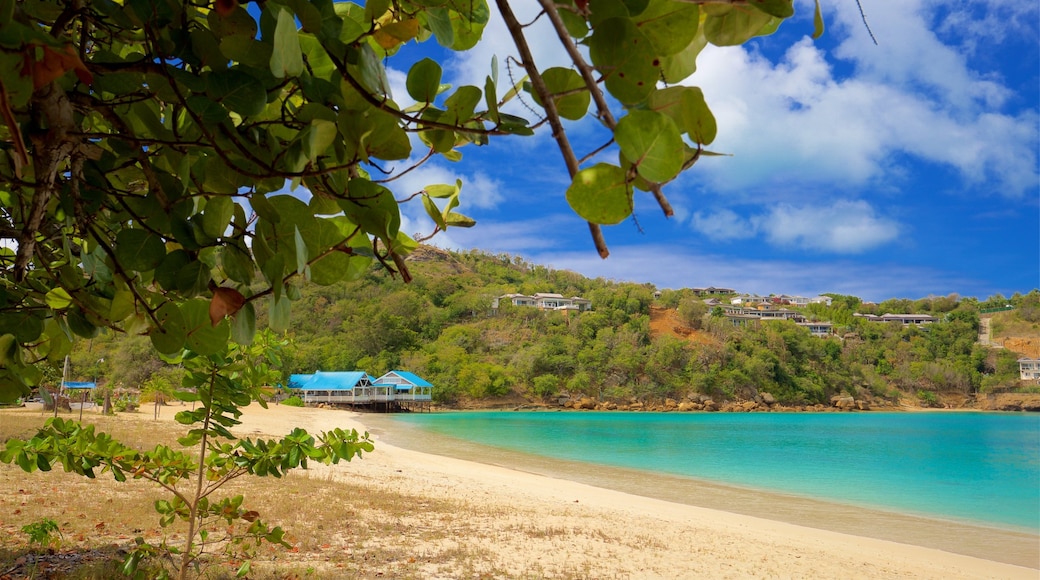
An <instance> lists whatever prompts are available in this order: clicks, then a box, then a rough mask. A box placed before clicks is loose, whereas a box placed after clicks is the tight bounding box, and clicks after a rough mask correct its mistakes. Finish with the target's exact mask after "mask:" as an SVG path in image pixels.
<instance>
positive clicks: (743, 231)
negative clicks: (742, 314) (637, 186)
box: [691, 201, 900, 254]
mask: <svg viewBox="0 0 1040 580" xmlns="http://www.w3.org/2000/svg"><path fill="white" fill-rule="evenodd" d="M691 225H692V226H693V229H695V230H696V231H698V232H700V233H702V234H704V235H705V236H706V237H708V238H709V239H712V240H716V241H732V240H739V239H746V238H752V237H755V236H759V235H761V236H763V237H764V238H765V239H766V241H768V242H769V243H770V244H771V245H773V246H779V247H795V248H801V249H804V250H811V251H817V252H830V253H836V254H855V253H861V252H864V251H866V250H870V249H874V248H876V247H879V246H882V245H884V244H886V243H888V242H891V241H893V240H895V239H896V238H897V237H898V236H899V233H900V227H899V225H898V223H897V222H895V221H894V220H891V219H888V218H885V217H882V216H879V215H877V213H876V212H875V210H874V208H873V207H871V206H870V204H868V203H867V202H865V201H837V202H834V203H833V204H831V205H826V206H825V205H804V206H794V205H791V204H787V203H783V204H778V205H775V206H773V207H771V208H769V210H768V211H767V212H764V213H760V214H755V215H751V216H748V217H743V216H741V215H739V214H737V213H736V212H735V211H733V210H731V209H726V208H723V209H719V210H715V211H711V212H697V213H695V214H694V216H693V219H692V220H691Z"/></svg>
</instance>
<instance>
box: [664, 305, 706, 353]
mask: <svg viewBox="0 0 1040 580" xmlns="http://www.w3.org/2000/svg"><path fill="white" fill-rule="evenodd" d="M663 335H668V336H673V337H675V338H680V339H684V340H688V341H690V342H692V343H694V344H718V341H717V340H716V339H715V337H713V336H712V335H711V334H709V333H707V332H704V331H701V330H695V329H693V328H690V327H689V326H686V325H685V324H683V323H682V321H681V320H679V313H678V312H676V310H675V309H673V308H661V307H659V306H651V307H650V336H652V337H654V338H657V337H658V336H663Z"/></svg>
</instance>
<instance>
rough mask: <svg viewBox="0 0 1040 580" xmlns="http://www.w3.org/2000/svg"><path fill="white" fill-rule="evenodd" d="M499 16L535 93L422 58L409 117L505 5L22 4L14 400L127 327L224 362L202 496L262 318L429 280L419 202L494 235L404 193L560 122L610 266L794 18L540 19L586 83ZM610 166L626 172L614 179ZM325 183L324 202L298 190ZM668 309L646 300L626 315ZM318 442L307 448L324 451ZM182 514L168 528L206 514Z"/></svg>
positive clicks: (1, 18) (14, 152) (471, 1)
mask: <svg viewBox="0 0 1040 580" xmlns="http://www.w3.org/2000/svg"><path fill="white" fill-rule="evenodd" d="M496 4H497V7H498V11H499V13H500V15H501V17H502V18H503V19H504V20H505V23H506V25H507V27H508V29H509V32H510V35H511V37H512V39H513V41H514V44H515V46H516V48H517V51H518V53H519V55H520V62H519V66H520V68H522V69H523V71H524V72H525V73H526V78H525V79H524V80H523V81H521V82H520V83H519V84H518V85H517V86H515V87H513V86H506V85H503V84H502V83H501V82H500V79H499V74H498V67H497V64H494V65H493V66H492V68H491V69H490V70H489V74H488V75H487V77H486V79H485V80H484V82H483V84H482V86H469V85H465V86H459V87H451V86H449V85H446V84H444V83H442V72H443V71H442V66H441V64H440V63H438V62H436V61H435V60H432V59H430V58H423V59H421V60H418V61H417V62H406V63H403V64H402V65H400V67H399V68H400V69H403V68H407V69H408V72H407V77H406V89H407V93H408V95H407V98H408V99H409V100H410V101H412V102H414V104H410V105H406V104H405V102H404V100H403V99H404V98H405V97H404V96H403V95H399V96H398V98H399V99H402V100H400V101H398V100H395V96H394V95H392V94H391V91H390V82H389V75H388V71H387V67H388V66H396V65H398V60H397V59H396V57H398V54H399V49H400V48H401V47H402V46H403V45H405V44H406V43H412V42H430V43H433V42H436V43H437V44H438V45H440V46H441V47H443V48H444V49H446V50H447V51H449V52H451V51H465V50H468V49H470V48H472V47H473V46H475V45H476V43H477V42H478V41H479V40H480V38H481V35H482V32H483V30H484V27H485V25H486V24H487V22H488V19H489V17H490V10H489V6H488V4H487V2H486V0H399V1H395V2H391V1H390V0H369V1H368V2H366V3H365V5H364V6H361V5H358V4H354V3H349V2H332V1H331V0H266V1H264V2H256V3H249V4H245V5H240V4H239V2H238V1H237V0H213V1H212V2H211V1H210V0H126V1H125V2H108V1H102V0H95V1H91V0H66V1H63V2H30V1H22V0H0V121H2V122H0V142H2V143H3V147H2V149H3V151H2V154H0V208H2V211H0V239H2V240H3V244H2V245H0V266H2V283H0V364H2V366H0V399H2V400H5V401H10V400H13V399H15V398H17V397H19V396H22V395H25V394H28V392H29V388H30V387H31V386H33V385H35V384H38V383H39V382H40V380H41V378H42V374H41V371H40V370H39V369H38V368H37V366H36V363H38V362H40V361H50V362H52V363H53V362H56V361H60V360H61V359H62V358H63V357H64V356H65V355H66V354H68V353H69V351H70V349H71V344H72V342H73V341H74V340H76V339H77V338H93V337H95V336H97V335H98V333H99V332H100V330H101V329H104V328H108V329H111V330H112V331H115V332H120V333H127V334H130V335H144V336H147V337H148V340H149V342H150V343H151V346H152V348H154V349H155V350H156V351H158V352H159V353H162V354H163V355H166V356H169V357H174V358H177V357H184V359H183V360H195V358H196V357H197V358H198V360H208V361H210V364H212V365H213V368H214V369H217V370H214V371H213V374H212V376H210V377H209V379H207V380H209V382H208V383H205V384H206V385H208V387H207V388H208V389H209V390H210V391H212V392H208V391H207V394H205V398H204V399H203V400H202V401H201V403H202V407H200V408H198V409H196V410H195V411H194V412H193V414H191V415H190V416H188V415H185V416H183V417H179V418H180V419H183V422H184V423H186V424H193V423H194V422H198V424H200V425H201V426H200V427H198V428H196V429H193V430H192V433H193V435H191V436H190V437H189V438H188V440H190V442H191V443H193V444H195V445H201V446H202V448H203V453H202V454H201V455H200V456H199V459H198V465H197V468H198V471H197V476H198V477H199V478H200V481H201V479H202V478H203V477H204V475H205V474H204V473H203V471H204V470H203V467H202V466H203V465H205V464H206V461H207V459H206V457H207V455H206V452H205V450H206V449H207V447H206V446H207V442H209V444H210V445H212V446H214V447H213V449H212V450H213V451H214V453H216V452H217V447H216V443H213V442H214V441H216V440H218V439H219V437H224V436H227V435H228V434H229V432H227V427H230V426H233V425H234V424H235V423H236V417H237V410H238V407H239V406H241V405H243V404H246V403H248V402H249V401H250V400H252V399H253V398H254V397H255V396H259V393H260V391H258V390H256V389H255V388H254V387H253V386H251V385H249V384H247V382H243V381H239V380H238V378H236V377H233V376H230V375H228V376H224V377H223V378H219V376H223V373H232V374H233V372H232V371H231V370H229V369H232V368H237V367H235V365H237V364H238V363H237V362H234V361H237V360H238V359H236V357H237V356H240V355H237V354H236V353H237V352H241V351H239V350H236V349H238V348H239V347H241V348H246V347H248V346H249V345H250V344H251V343H252V341H253V339H254V335H255V334H256V332H257V328H256V327H257V313H258V311H261V310H262V311H264V312H266V317H263V318H266V321H267V324H268V326H270V328H271V329H273V330H275V331H282V330H285V329H286V328H288V327H289V322H290V315H291V311H292V303H293V301H294V300H297V299H299V298H300V291H299V285H300V284H301V283H303V282H313V283H315V284H332V283H334V282H337V281H339V280H343V279H355V278H358V277H360V276H363V275H365V273H366V272H368V271H369V269H370V266H371V265H372V264H373V262H375V263H378V264H379V265H380V266H382V267H383V268H385V269H386V270H388V271H390V272H392V273H394V274H396V275H399V276H400V278H401V279H403V280H404V281H408V280H409V279H410V275H409V272H408V267H407V264H406V262H405V259H404V258H405V257H406V256H407V255H408V254H409V252H411V251H412V250H413V249H414V248H415V247H416V242H417V240H415V239H413V238H412V237H410V236H409V235H407V234H406V233H405V232H402V231H401V214H400V209H399V204H400V203H409V202H413V203H419V204H422V205H423V207H424V208H425V209H426V212H427V213H428V215H429V217H430V219H431V220H432V221H433V223H434V224H436V229H435V231H434V233H436V232H439V231H444V230H446V229H448V228H451V227H468V226H472V225H473V220H471V219H469V218H468V217H466V216H465V215H463V214H461V213H459V212H457V211H456V209H457V208H458V206H459V201H460V192H461V189H462V184H461V183H449V184H430V185H428V186H426V187H425V188H423V189H422V190H420V191H417V192H416V191H401V190H400V189H399V188H398V189H396V190H395V187H397V186H396V182H395V180H396V179H397V178H399V177H400V176H401V175H403V174H405V173H407V172H408V171H410V170H411V169H413V168H415V167H417V166H419V165H421V164H422V163H423V162H425V161H426V160H428V159H430V158H433V157H435V156H440V157H443V158H444V159H447V160H456V159H458V158H459V157H460V155H461V153H460V148H462V147H464V146H465V145H469V144H474V145H481V144H484V143H487V142H488V140H489V139H492V138H496V139H497V138H500V137H504V136H517V135H530V134H532V133H533V132H534V130H535V128H536V127H539V126H541V125H543V124H544V125H548V126H549V127H550V130H551V131H552V136H553V138H554V139H555V140H556V142H557V144H558V146H559V149H560V152H561V155H562V157H563V160H564V164H565V165H566V167H567V170H568V172H569V174H570V175H571V177H572V180H573V181H572V183H571V185H570V186H569V187H568V188H567V190H566V192H565V197H566V199H567V202H568V203H569V204H570V206H571V207H572V208H573V209H574V211H576V212H577V213H578V214H579V215H580V216H582V217H583V218H585V219H586V220H588V222H589V228H590V232H591V235H592V237H593V240H594V243H595V245H596V247H597V249H598V251H599V253H600V254H601V255H603V256H606V254H607V250H606V245H605V242H604V240H603V237H602V234H601V231H600V225H601V224H613V223H618V222H620V221H622V220H624V219H626V218H628V217H629V216H630V214H631V212H632V200H633V195H634V194H635V191H636V190H640V191H647V192H650V193H651V194H652V195H653V196H654V197H655V199H657V200H658V202H659V203H660V205H661V208H662V210H663V211H664V212H665V213H668V214H670V213H671V209H670V206H669V205H668V202H667V200H666V198H665V197H664V195H663V193H662V189H661V188H662V186H663V185H664V184H666V183H668V182H670V181H672V180H673V179H675V178H676V176H677V175H678V174H679V173H680V172H682V171H684V170H686V169H688V168H690V167H691V166H692V165H693V164H694V163H695V162H696V161H697V160H698V159H699V158H700V157H701V156H702V155H705V154H708V151H706V150H705V149H704V148H705V147H706V146H708V145H710V144H711V142H712V141H713V139H714V138H715V133H716V127H715V120H714V118H713V117H712V115H711V112H710V110H709V109H708V106H707V104H706V103H705V101H704V97H703V94H702V93H701V91H700V89H698V88H696V87H692V86H681V85H679V84H678V83H679V82H680V81H682V80H683V79H685V78H686V77H687V76H689V75H690V74H691V73H692V72H693V71H694V68H695V60H696V56H697V54H698V53H699V52H700V51H701V50H702V49H703V48H704V46H705V45H707V44H708V43H712V44H716V45H736V44H741V43H744V42H746V41H747V40H749V39H750V38H752V37H754V36H757V35H763V34H769V33H772V32H773V31H774V30H776V28H777V26H779V24H780V23H781V22H782V21H783V20H784V19H785V18H787V17H789V16H791V15H792V13H793V2H792V0H762V1H758V2H746V1H744V0H694V1H692V2H678V1H671V0H647V1H642V2H640V1H634V2H617V1H614V0H591V1H587V0H560V1H558V2H553V1H552V0H540V2H539V4H540V6H541V13H540V14H539V17H538V18H539V20H544V21H546V22H548V23H549V25H550V28H551V30H552V31H553V32H554V34H555V39H554V40H553V41H554V42H558V43H559V49H560V50H561V51H563V52H564V53H566V54H567V55H568V56H569V58H570V60H571V65H572V66H570V67H544V66H541V65H540V64H539V63H538V62H536V61H535V60H534V57H533V56H532V54H531V51H530V48H529V47H530V45H531V44H532V43H533V42H535V41H537V42H538V43H539V44H542V43H546V42H549V40H548V39H546V38H537V39H534V38H529V37H528V31H529V30H530V28H529V23H521V22H519V21H518V20H517V17H516V16H515V15H514V13H513V11H512V7H511V4H510V2H508V0H496ZM818 12H819V11H818V10H817V13H818ZM817 16H818V14H817ZM817 20H819V19H818V18H817ZM820 26H821V25H820V24H819V23H818V25H817V27H818V28H819V27H820ZM579 43H580V44H583V45H584V46H585V47H586V48H587V54H588V59H587V58H586V57H585V56H584V54H586V53H583V52H582V51H580V50H579V49H578V44H579ZM661 81H663V83H667V86H663V85H662V83H661ZM523 93H526V96H522V97H521V96H520V95H521V94H523ZM518 98H522V99H523V101H524V104H525V105H526V107H515V108H514V107H513V105H512V104H511V101H512V100H514V99H518ZM517 111H521V112H522V113H523V114H530V118H524V117H521V116H519V115H518V114H517ZM586 116H591V117H593V118H595V119H596V120H598V121H599V123H600V124H601V125H602V126H603V129H604V130H605V133H604V139H603V144H602V145H603V147H597V148H594V149H593V150H591V151H585V152H577V151H575V150H574V147H573V145H572V143H571V142H570V141H569V139H568V134H567V131H566V129H565V127H564V126H563V124H562V121H563V120H564V119H568V120H577V119H580V118H583V117H586ZM606 149H612V151H611V152H610V153H609V155H608V156H610V157H612V158H613V159H617V160H618V161H617V162H596V163H593V161H592V159H593V156H595V155H596V154H597V153H601V152H602V151H604V150H606ZM599 158H600V157H596V159H599ZM603 158H605V157H603ZM301 188H302V189H306V191H308V192H309V197H306V196H304V197H303V198H304V199H307V201H302V200H301V197H300V196H297V195H292V194H289V193H286V191H287V190H288V191H294V190H299V189H301ZM561 193H564V192H561ZM644 294H645V295H646V296H644ZM649 302H650V298H649V291H646V292H638V293H637V292H632V293H631V295H630V296H629V297H628V299H627V302H626V304H625V308H626V311H627V312H629V313H632V314H634V313H637V312H643V311H645V309H646V306H647V305H648V304H649ZM392 323H395V321H394V320H392V319H389V320H388V324H390V326H391V327H394V328H397V326H394V324H392ZM405 334H407V333H405ZM404 338H405V339H406V338H407V336H405V337H404ZM234 345H239V346H234ZM185 352H189V353H190V354H189V355H185V354H184V353H185ZM257 356H259V355H257ZM199 372H200V375H199V376H200V377H201V376H202V374H201V371H199ZM234 372H238V371H234ZM236 381H237V382H236ZM199 382H200V386H201V385H202V382H203V381H202V379H201V378H200V379H199ZM199 396H200V395H199V394H182V397H184V398H197V397H199ZM213 421H216V423H214V422H213ZM48 433H49V435H48V436H49V437H56V438H58V439H56V440H58V441H60V440H61V438H62V437H65V438H68V439H69V440H71V439H72V438H73V437H75V436H80V435H81V434H80V435H77V434H79V431H77V430H76V429H63V428H62V427H61V426H55V427H53V428H51V430H50V431H49V432H48ZM211 436H213V437H211ZM218 436H219V437H218ZM99 437H100V436H99ZM294 437H296V439H294V441H297V444H296V445H297V448H299V441H304V440H306V434H304V435H303V436H295V435H294ZM283 443H284V442H283ZM280 445H281V444H280ZM285 445H289V443H285ZM344 445H345V443H344ZM59 447H60V446H59ZM330 447H335V445H331V446H330ZM113 448H114V447H113ZM308 450H309V448H308ZM354 451H355V448H350V449H348V448H347V447H344V448H343V449H342V452H341V451H337V450H336V449H332V450H330V451H329V453H328V454H327V455H322V457H323V458H325V459H332V458H338V457H340V456H344V455H345V456H347V457H349V456H350V455H352V454H354ZM222 452H226V449H225V450H223V451H222ZM39 453H40V454H39V456H38V461H37V463H36V464H34V465H39V466H40V467H43V466H44V465H45V464H46V465H47V467H48V468H49V465H50V464H52V463H53V462H55V461H57V460H58V459H59V457H62V455H61V454H62V453H64V451H63V450H62V449H59V448H54V449H49V450H48V449H47V448H40V450H39ZM214 457H223V455H220V454H219V453H217V454H216V455H214ZM12 458H14V456H12ZM22 459H23V456H22V455H18V456H17V459H15V460H16V461H17V462H18V463H19V464H20V465H22V464H23V463H24V462H23V461H22ZM95 459H96V461H97V463H95V464H94V465H95V466H98V467H100V466H103V465H107V466H108V468H109V469H112V470H113V471H114V472H115V473H116V474H117V477H119V475H118V474H119V473H120V472H119V469H118V464H113V463H112V460H111V458H109V460H108V461H107V463H106V460H105V458H104V457H101V458H94V459H91V460H89V461H87V463H86V464H90V461H94V460H95ZM182 459H183V460H184V461H189V463H188V465H190V460H188V459H185V458H181V457H180V456H178V459H177V461H181V460H182ZM298 459H299V452H298V451H297V452H296V456H295V458H294V460H289V459H286V460H285V464H286V465H288V464H292V466H293V467H295V466H296V465H299V464H300V462H299V461H296V460H298ZM269 460H270V459H269V458H268V459H263V461H269ZM242 461H246V460H244V459H243V460H242ZM257 461H260V460H257ZM28 465H29V464H27V463H26V464H25V466H28ZM264 465H265V466H264V467H263V468H258V467H257V466H256V465H253V464H251V465H250V466H249V468H248V470H249V471H250V472H255V473H260V474H263V473H268V472H270V469H268V468H267V467H266V464H264ZM181 467H184V465H181ZM282 467H283V468H284V467H285V466H284V465H283V466H282ZM81 471H83V472H84V473H85V474H93V469H92V468H90V469H82V470H81ZM190 471H191V469H186V471H185V473H187V472H190ZM277 472H278V471H277V470H275V473H277ZM200 485H201V483H200ZM166 507H169V506H166ZM195 507H197V506H195V505H193V507H192V509H191V510H190V511H191V513H190V514H187V515H185V516H184V517H185V518H186V519H187V520H188V521H189V522H190V525H191V526H192V527H191V529H192V530H195V529H196V528H195V527H194V526H195V525H196V523H197V520H196V516H198V514H197V513H196V511H195ZM171 509H172V510H173V511H167V512H164V514H163V518H164V521H165V519H166V518H167V517H170V518H174V517H175V516H181V515H184V514H181V512H180V511H178V510H179V509H180V508H179V507H178V508H171ZM170 514H173V515H170ZM189 516H190V517H189ZM191 537H192V535H191V534H188V538H189V539H190V538H191ZM277 539H279V540H280V536H278V537H277ZM188 548H189V549H187V550H185V551H184V552H183V553H186V554H187V553H191V550H190V545H189V546H188ZM185 558H187V557H185ZM190 563H193V562H192V560H191V558H187V559H185V560H182V566H181V572H182V574H183V573H186V567H187V565H188V564H190Z"/></svg>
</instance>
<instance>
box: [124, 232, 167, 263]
mask: <svg viewBox="0 0 1040 580" xmlns="http://www.w3.org/2000/svg"><path fill="white" fill-rule="evenodd" d="M115 253H116V259H117V260H119V263H120V265H122V266H123V267H124V268H126V269H128V270H135V271H137V272H147V271H149V270H153V269H155V267H156V266H158V265H159V264H160V263H162V261H163V258H165V257H166V245H165V244H164V243H163V240H162V238H160V237H159V236H157V235H156V234H154V233H152V232H149V231H146V230H141V229H136V228H134V229H125V230H122V231H121V232H119V234H117V235H116V248H115Z"/></svg>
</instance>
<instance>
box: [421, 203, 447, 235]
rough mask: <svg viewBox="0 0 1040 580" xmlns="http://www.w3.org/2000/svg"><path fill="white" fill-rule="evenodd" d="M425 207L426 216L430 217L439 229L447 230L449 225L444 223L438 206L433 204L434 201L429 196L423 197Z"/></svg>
mask: <svg viewBox="0 0 1040 580" xmlns="http://www.w3.org/2000/svg"><path fill="white" fill-rule="evenodd" d="M422 201H423V207H424V208H425V209H426V215H428V216H430V219H431V220H433V223H435V224H437V227H438V228H440V229H442V230H446V229H448V224H446V223H444V217H443V216H442V215H441V210H440V208H439V207H437V204H435V203H433V200H432V199H430V198H429V197H428V196H425V195H424V196H422Z"/></svg>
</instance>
